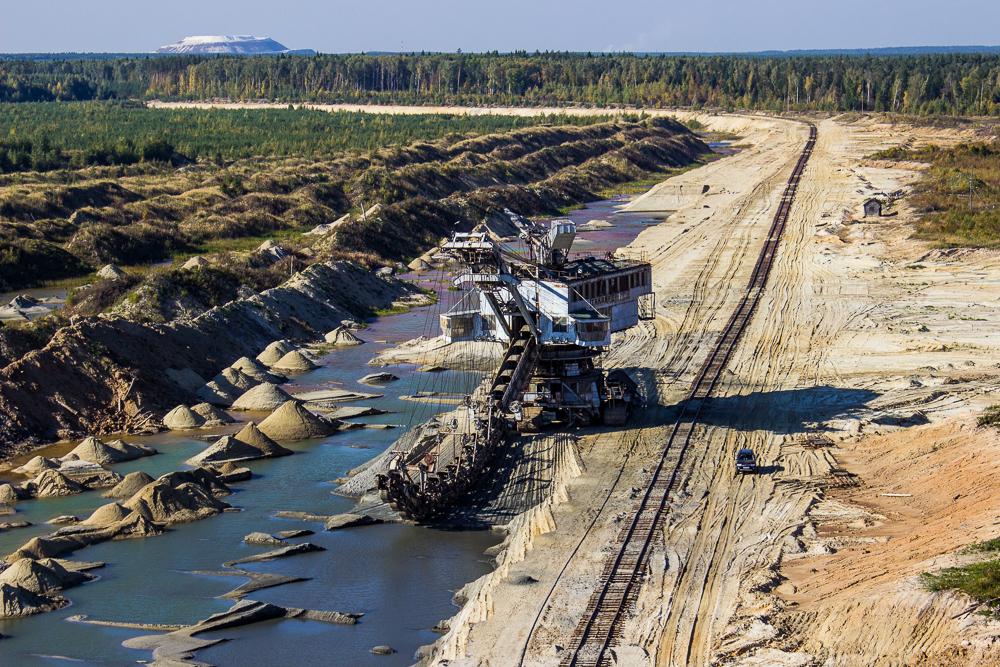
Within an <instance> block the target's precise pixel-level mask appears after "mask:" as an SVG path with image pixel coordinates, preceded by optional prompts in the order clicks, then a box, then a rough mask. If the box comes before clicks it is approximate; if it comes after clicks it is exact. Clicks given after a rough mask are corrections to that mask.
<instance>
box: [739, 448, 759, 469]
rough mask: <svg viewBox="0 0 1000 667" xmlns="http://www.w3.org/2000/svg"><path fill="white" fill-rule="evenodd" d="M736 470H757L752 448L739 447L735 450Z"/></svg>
mask: <svg viewBox="0 0 1000 667" xmlns="http://www.w3.org/2000/svg"><path fill="white" fill-rule="evenodd" d="M736 472H741V473H748V472H750V473H753V472H757V458H756V457H755V456H754V454H753V450H752V449H741V450H740V451H738V452H736Z"/></svg>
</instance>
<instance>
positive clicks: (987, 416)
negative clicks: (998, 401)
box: [976, 405, 1000, 428]
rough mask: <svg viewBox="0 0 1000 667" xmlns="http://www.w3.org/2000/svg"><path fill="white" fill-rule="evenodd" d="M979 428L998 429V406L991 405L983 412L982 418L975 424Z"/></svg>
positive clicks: (999, 418) (999, 425) (999, 415)
mask: <svg viewBox="0 0 1000 667" xmlns="http://www.w3.org/2000/svg"><path fill="white" fill-rule="evenodd" d="M976 424H977V425H979V426H994V427H996V428H1000V405H991V406H990V407H988V408H986V410H984V411H983V416H982V417H980V418H979V420H978V421H977V422H976Z"/></svg>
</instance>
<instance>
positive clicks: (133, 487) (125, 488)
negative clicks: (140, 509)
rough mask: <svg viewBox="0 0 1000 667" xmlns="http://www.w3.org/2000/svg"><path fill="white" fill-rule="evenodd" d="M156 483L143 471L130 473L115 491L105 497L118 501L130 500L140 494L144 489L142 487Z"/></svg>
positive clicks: (112, 490)
mask: <svg viewBox="0 0 1000 667" xmlns="http://www.w3.org/2000/svg"><path fill="white" fill-rule="evenodd" d="M155 481H156V480H154V479H153V478H152V477H150V476H149V475H147V474H146V473H144V472H142V471H141V470H137V471H136V472H130V473H129V474H127V475H125V479H123V480H122V481H120V482H118V484H117V485H116V486H115V487H114V488H113V489H111V490H110V491H108V492H107V493H105V494H104V497H105V498H114V499H116V500H128V499H129V498H131V497H132V496H134V495H135V494H136V493H138V492H139V490H140V489H142V487H144V486H146V485H147V484H152V483H153V482H155Z"/></svg>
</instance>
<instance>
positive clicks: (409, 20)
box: [0, 0, 1000, 53]
mask: <svg viewBox="0 0 1000 667" xmlns="http://www.w3.org/2000/svg"><path fill="white" fill-rule="evenodd" d="M998 26H1000V2H996V0H948V1H945V2H943V1H942V0H821V1H816V0H794V1H793V0H770V1H767V0H697V1H693V0H658V1H657V0H633V1H632V2H598V1H596V0H575V1H568V0H492V1H490V2H482V1H480V0H464V1H457V0H351V1H350V2H347V1H344V0H325V1H320V0H243V1H241V2H235V1H232V0H157V1H155V2H149V1H147V0H17V1H15V0H0V53H23V52H53V51H55V52H59V51H111V52H119V53H120V52H148V51H153V50H155V49H157V48H158V47H160V46H163V45H166V44H170V43H173V42H176V41H179V40H180V39H182V38H183V37H186V36H190V35H256V36H258V37H271V38H272V39H275V40H277V41H279V42H281V43H282V44H284V45H285V46H287V47H288V48H292V49H297V48H308V49H315V50H317V51H321V52H323V53H345V52H359V51H398V50H399V49H400V42H402V48H403V49H404V50H406V51H418V52H419V51H420V50H428V51H455V50H456V49H462V50H463V51H466V52H472V51H491V50H493V49H497V50H499V51H501V52H502V51H513V50H516V49H525V50H528V51H534V50H536V49H538V50H541V51H545V50H558V51H564V50H568V51H623V50H624V51H763V50H771V49H777V50H789V49H833V48H845V49H846V48H876V47H883V46H957V45H996V44H997V43H998V42H1000V33H998V31H997V28H998Z"/></svg>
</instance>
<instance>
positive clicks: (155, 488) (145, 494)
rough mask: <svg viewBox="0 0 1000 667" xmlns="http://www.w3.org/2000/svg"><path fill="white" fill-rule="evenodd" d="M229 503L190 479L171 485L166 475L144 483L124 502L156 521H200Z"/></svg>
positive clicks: (144, 516)
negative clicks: (164, 477)
mask: <svg viewBox="0 0 1000 667" xmlns="http://www.w3.org/2000/svg"><path fill="white" fill-rule="evenodd" d="M227 507H229V503H225V502H222V501H221V500H219V499H218V498H216V497H215V496H213V495H212V494H211V493H209V491H208V490H207V489H206V488H205V487H203V486H201V485H199V484H194V483H191V482H185V483H183V484H180V485H178V486H177V487H174V486H171V485H170V483H169V482H168V481H164V479H163V477H161V478H160V479H158V480H156V481H155V482H153V483H152V484H147V485H146V486H144V487H143V488H142V489H141V490H140V491H139V493H137V494H135V495H134V496H132V498H130V499H129V500H128V501H126V502H125V508H126V509H128V510H131V511H132V512H135V513H136V514H137V515H139V516H140V517H142V518H143V519H146V520H147V521H151V522H154V523H167V524H171V523H188V522H190V521H200V520H201V519H206V518H208V517H210V516H215V515H216V514H221V513H222V510H224V509H226V508H227Z"/></svg>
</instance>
